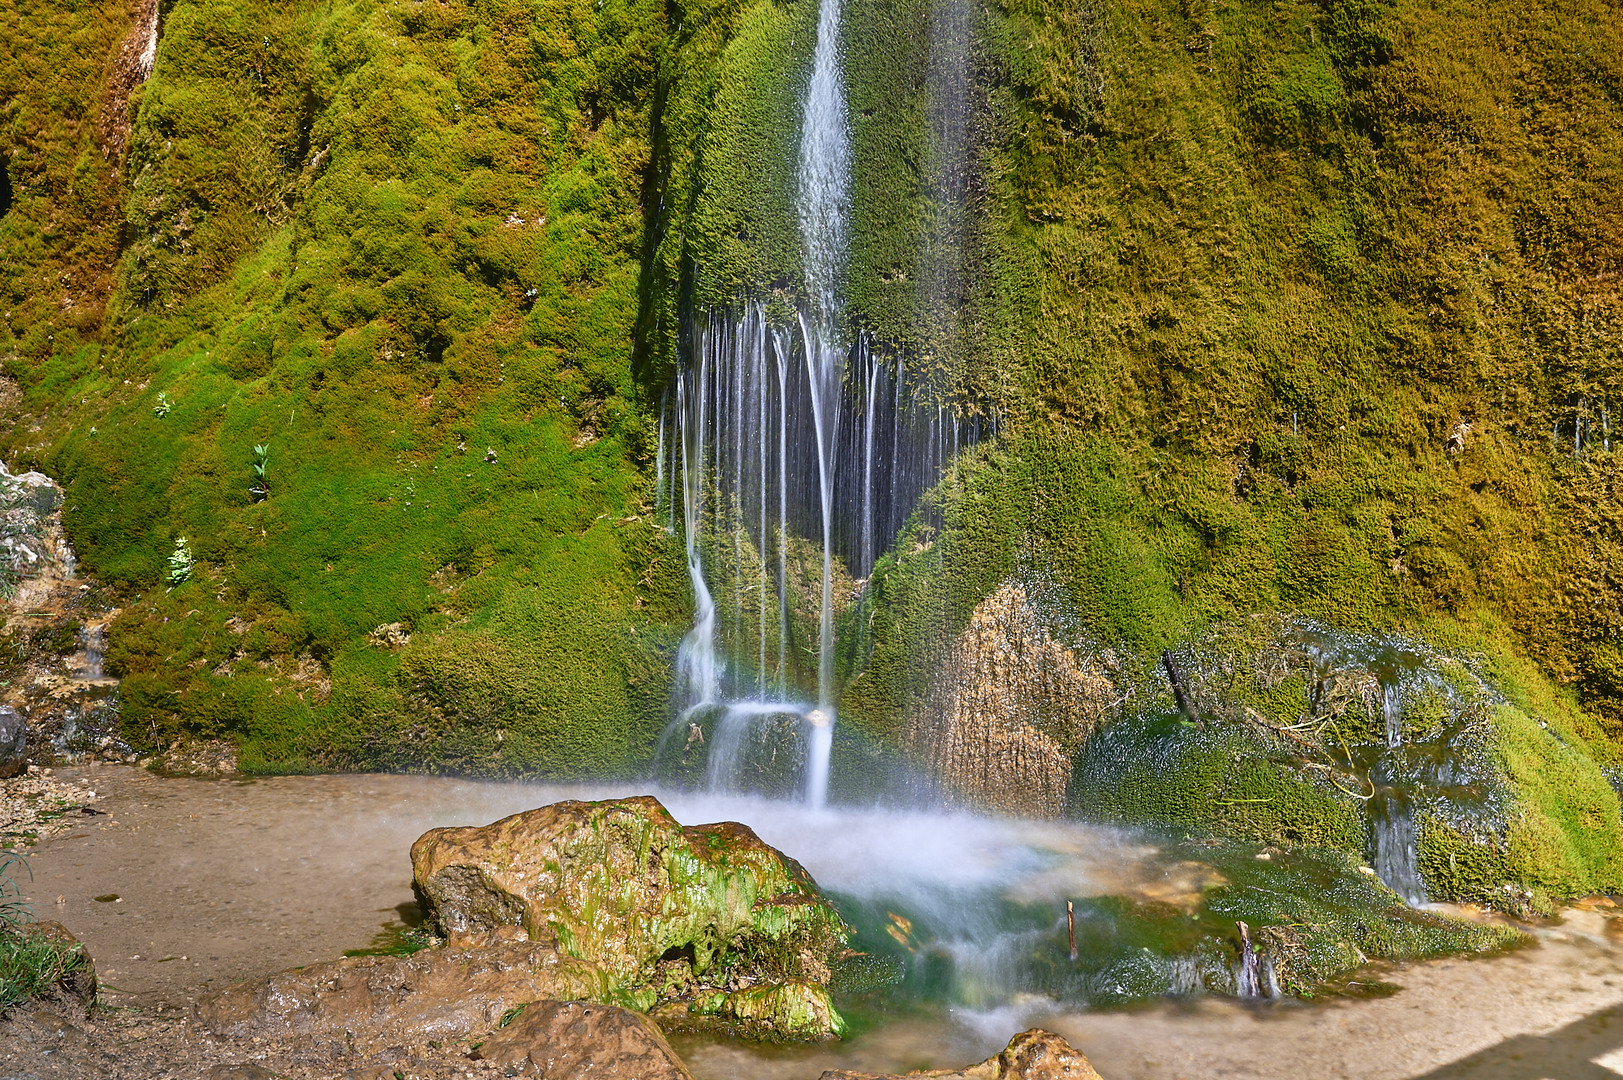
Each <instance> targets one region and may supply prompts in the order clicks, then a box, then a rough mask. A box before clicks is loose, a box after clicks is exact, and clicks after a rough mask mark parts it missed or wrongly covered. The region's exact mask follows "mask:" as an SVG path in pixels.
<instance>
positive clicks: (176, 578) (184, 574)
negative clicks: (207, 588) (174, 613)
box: [169, 536, 195, 589]
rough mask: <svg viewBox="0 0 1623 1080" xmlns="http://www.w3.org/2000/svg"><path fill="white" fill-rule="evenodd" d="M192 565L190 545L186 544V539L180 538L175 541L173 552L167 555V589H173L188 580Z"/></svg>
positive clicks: (193, 563)
mask: <svg viewBox="0 0 1623 1080" xmlns="http://www.w3.org/2000/svg"><path fill="white" fill-rule="evenodd" d="M194 565H195V562H194V560H193V559H192V549H191V545H189V544H188V543H186V538H185V537H184V536H182V537H181V538H180V539H179V540H176V541H175V550H174V551H171V552H170V553H169V587H170V588H171V589H173V588H174V587H175V586H177V585H183V584H185V583H186V582H187V581H188V580H190V579H191V576H192V567H193V566H194Z"/></svg>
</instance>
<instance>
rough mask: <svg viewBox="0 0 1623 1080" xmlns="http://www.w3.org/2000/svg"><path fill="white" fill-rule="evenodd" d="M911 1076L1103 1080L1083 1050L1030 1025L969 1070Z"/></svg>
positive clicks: (891, 1079)
mask: <svg viewBox="0 0 1623 1080" xmlns="http://www.w3.org/2000/svg"><path fill="white" fill-rule="evenodd" d="M906 1076H908V1077H934V1078H936V1080H1100V1076H1099V1074H1098V1073H1097V1072H1095V1071H1094V1068H1093V1066H1092V1065H1090V1064H1088V1059H1087V1057H1086V1056H1085V1055H1084V1054H1083V1053H1082V1051H1080V1050H1078V1049H1076V1048H1075V1047H1073V1046H1072V1045H1071V1044H1070V1043H1068V1042H1066V1041H1065V1040H1064V1039H1063V1038H1061V1037H1060V1036H1058V1035H1055V1034H1054V1033H1053V1032H1052V1031H1044V1030H1042V1029H1041V1028H1031V1029H1030V1030H1027V1031H1022V1032H1021V1033H1020V1034H1018V1035H1016V1036H1015V1037H1014V1038H1012V1039H1010V1040H1009V1045H1008V1046H1006V1047H1004V1049H1003V1051H1002V1052H1001V1053H999V1054H998V1055H997V1056H996V1057H992V1058H988V1059H987V1060H985V1061H983V1062H981V1063H980V1064H979V1065H971V1066H969V1067H968V1068H966V1069H959V1070H956V1071H952V1070H938V1071H932V1072H922V1073H918V1072H914V1073H907V1074H906ZM822 1080H903V1077H902V1076H900V1075H898V1074H895V1073H891V1074H883V1073H860V1072H847V1071H844V1070H833V1071H830V1072H825V1073H824V1074H823V1076H822Z"/></svg>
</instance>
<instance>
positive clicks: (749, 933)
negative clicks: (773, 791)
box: [412, 796, 849, 1039]
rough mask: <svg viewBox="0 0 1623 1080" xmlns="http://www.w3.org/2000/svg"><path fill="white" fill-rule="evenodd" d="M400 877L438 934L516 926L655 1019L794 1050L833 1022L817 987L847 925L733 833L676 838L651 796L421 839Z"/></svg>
mask: <svg viewBox="0 0 1623 1080" xmlns="http://www.w3.org/2000/svg"><path fill="white" fill-rule="evenodd" d="M412 867H413V871H414V874H415V885H416V889H417V892H418V895H419V896H420V897H421V898H422V902H423V912H424V915H425V916H426V917H427V918H428V920H429V921H430V922H431V923H432V924H434V925H435V926H436V927H437V928H438V929H439V930H440V932H441V933H444V934H447V935H452V934H458V933H465V932H470V931H471V932H484V931H487V930H493V929H495V928H497V927H502V926H522V927H523V928H524V930H525V932H526V933H527V934H528V936H529V937H530V938H531V939H532V940H533V941H537V942H546V943H549V944H553V945H555V946H556V947H557V948H558V949H559V950H560V952H563V953H566V954H568V955H572V956H575V957H578V958H580V959H582V960H586V961H588V962H590V963H592V964H593V965H596V966H597V967H598V968H600V969H601V970H602V971H604V972H605V973H606V974H607V975H608V976H609V977H610V978H611V979H612V980H613V984H614V993H615V995H616V998H617V1000H621V1001H623V1002H624V1003H626V1004H631V1005H634V1006H636V1007H637V1008H640V1009H645V1010H646V1009H653V1010H655V1011H656V1012H657V1015H658V1016H659V1018H660V1022H661V1023H662V1024H666V1025H671V1026H679V1025H683V1024H693V1025H707V1024H715V1025H719V1026H724V1027H728V1028H732V1029H735V1030H738V1031H741V1032H744V1033H748V1034H751V1035H756V1036H762V1037H769V1038H791V1039H793V1038H820V1037H827V1036H829V1035H834V1034H837V1033H839V1032H840V1031H841V1030H842V1029H843V1027H844V1021H843V1020H842V1019H841V1018H840V1016H839V1014H838V1013H837V1012H836V1011H835V1009H834V1006H833V1003H832V1001H831V1000H830V998H829V994H828V990H827V982H828V980H829V976H830V972H829V966H828V965H829V960H830V958H831V957H832V956H833V955H834V954H836V953H837V952H838V951H839V950H841V949H842V948H843V946H844V944H845V942H846V939H847V937H848V933H849V931H848V929H847V927H846V926H845V923H844V921H843V920H842V919H841V918H840V915H839V913H838V912H837V911H835V910H834V907H833V906H832V905H831V904H829V903H828V901H827V900H825V899H824V898H823V897H822V895H821V894H820V893H819V892H818V889H817V885H816V883H815V882H814V881H813V880H812V879H811V875H809V874H807V873H806V871H805V869H804V868H803V867H801V866H800V864H799V863H797V862H795V861H794V860H793V859H790V858H788V857H787V856H785V855H784V854H783V853H782V852H779V851H778V850H776V849H775V848H773V847H771V846H769V845H767V844H765V843H763V842H762V841H761V839H760V838H759V837H758V836H756V835H755V833H754V832H753V831H752V830H750V829H749V828H748V827H747V826H744V825H740V824H738V823H737V822H722V823H720V824H715V825H701V826H696V827H692V828H684V827H682V826H681V825H679V824H678V823H677V821H676V819H675V818H673V817H671V815H670V813H669V812H668V811H667V810H666V809H665V808H664V806H662V805H661V804H660V803H659V801H658V800H657V799H654V798H652V797H650V796H641V797H637V798H630V799H619V800H613V801H607V802H598V803H590V802H578V801H573V800H570V801H564V802H559V803H554V804H553V805H551V806H545V807H541V808H540V809H537V810H531V811H528V812H526V813H522V814H515V815H513V816H511V817H508V818H504V819H502V820H501V821H498V822H495V823H494V824H491V825H488V826H484V827H480V828H462V829H433V830H430V831H429V832H428V833H425V834H424V835H423V836H422V837H421V838H420V839H419V840H418V841H417V843H416V844H414V845H412Z"/></svg>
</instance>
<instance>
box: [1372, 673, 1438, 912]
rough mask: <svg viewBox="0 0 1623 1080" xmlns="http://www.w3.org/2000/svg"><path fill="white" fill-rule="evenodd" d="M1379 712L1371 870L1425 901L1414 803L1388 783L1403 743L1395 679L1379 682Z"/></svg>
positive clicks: (1391, 885)
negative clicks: (1382, 730)
mask: <svg viewBox="0 0 1623 1080" xmlns="http://www.w3.org/2000/svg"><path fill="white" fill-rule="evenodd" d="M1381 716H1382V719H1383V720H1384V721H1385V722H1386V746H1387V749H1386V753H1385V754H1383V755H1382V758H1381V761H1380V762H1378V763H1377V765H1376V770H1375V775H1374V776H1372V777H1371V779H1372V780H1374V781H1376V786H1375V797H1374V798H1373V799H1372V800H1370V832H1371V841H1372V846H1373V847H1374V849H1375V860H1374V861H1375V867H1374V869H1375V874H1376V876H1377V877H1379V878H1380V879H1381V880H1382V881H1384V882H1385V883H1386V885H1387V888H1389V889H1391V890H1392V891H1393V892H1395V893H1397V894H1398V895H1399V896H1401V897H1403V899H1404V900H1405V901H1406V902H1408V903H1410V904H1423V903H1425V902H1426V885H1425V882H1424V881H1423V880H1422V879H1421V877H1420V830H1419V827H1418V825H1417V823H1416V822H1415V812H1414V804H1413V803H1412V802H1411V801H1410V799H1409V798H1408V797H1407V796H1406V795H1405V794H1403V793H1402V792H1400V791H1398V790H1396V788H1395V787H1394V786H1393V783H1392V779H1393V777H1392V773H1393V771H1394V770H1395V767H1396V766H1397V765H1398V764H1399V763H1400V756H1399V755H1400V752H1401V750H1402V747H1403V690H1402V688H1401V687H1400V686H1399V685H1398V684H1397V683H1396V682H1390V683H1388V682H1383V683H1382V684H1381Z"/></svg>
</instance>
